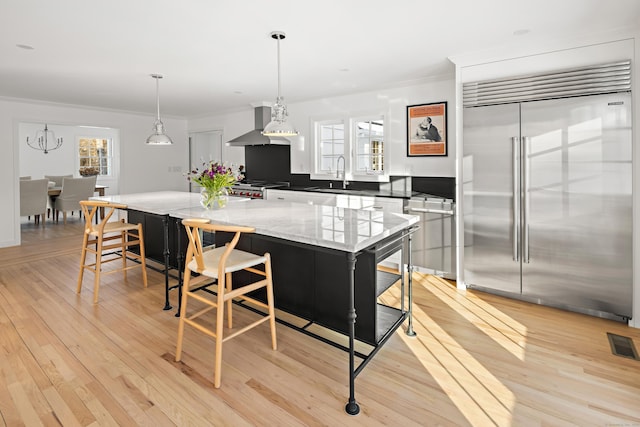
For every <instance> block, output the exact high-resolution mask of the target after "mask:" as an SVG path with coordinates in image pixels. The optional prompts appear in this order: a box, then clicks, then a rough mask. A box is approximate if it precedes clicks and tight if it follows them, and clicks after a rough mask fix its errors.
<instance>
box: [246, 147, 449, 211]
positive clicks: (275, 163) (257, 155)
mask: <svg viewBox="0 0 640 427" xmlns="http://www.w3.org/2000/svg"><path fill="white" fill-rule="evenodd" d="M244 157H245V162H246V164H245V169H246V173H245V175H246V179H248V180H254V181H266V182H269V183H275V182H289V183H290V185H291V187H309V186H314V185H315V186H319V187H329V182H328V181H326V180H320V181H318V180H312V179H310V176H309V175H308V174H291V173H290V170H291V147H289V146H288V145H248V146H246V147H244ZM394 178H398V179H402V180H404V179H406V178H407V177H391V180H392V181H393V180H394ZM341 184H342V182H341V181H339V180H336V181H335V182H333V187H334V188H339V186H340V185H341ZM407 185H408V183H407ZM349 188H352V189H358V190H378V189H380V184H379V183H377V182H357V181H356V182H353V181H352V182H350V183H349ZM455 188H456V180H455V178H453V177H429V176H414V177H411V190H412V191H414V192H419V193H426V194H433V195H434V196H440V197H446V198H448V199H453V200H455V196H456V194H455Z"/></svg>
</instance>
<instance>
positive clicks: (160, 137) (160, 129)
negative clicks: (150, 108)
mask: <svg viewBox="0 0 640 427" xmlns="http://www.w3.org/2000/svg"><path fill="white" fill-rule="evenodd" d="M151 77H153V78H154V79H156V108H157V112H158V116H157V118H156V121H155V122H154V123H153V128H154V132H153V133H152V134H151V135H150V136H149V138H147V144H149V145H171V144H173V141H172V140H171V138H169V135H167V134H166V133H165V131H164V124H163V123H162V120H160V84H159V80H160V79H161V78H162V75H161V74H151Z"/></svg>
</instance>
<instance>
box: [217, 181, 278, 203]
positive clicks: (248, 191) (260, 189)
mask: <svg viewBox="0 0 640 427" xmlns="http://www.w3.org/2000/svg"><path fill="white" fill-rule="evenodd" d="M288 186H289V183H288V182H276V183H269V182H266V181H246V182H245V181H243V182H238V183H235V184H234V185H233V186H232V187H231V192H230V193H229V195H230V196H234V197H248V198H250V199H263V198H264V190H266V189H267V188H281V187H288Z"/></svg>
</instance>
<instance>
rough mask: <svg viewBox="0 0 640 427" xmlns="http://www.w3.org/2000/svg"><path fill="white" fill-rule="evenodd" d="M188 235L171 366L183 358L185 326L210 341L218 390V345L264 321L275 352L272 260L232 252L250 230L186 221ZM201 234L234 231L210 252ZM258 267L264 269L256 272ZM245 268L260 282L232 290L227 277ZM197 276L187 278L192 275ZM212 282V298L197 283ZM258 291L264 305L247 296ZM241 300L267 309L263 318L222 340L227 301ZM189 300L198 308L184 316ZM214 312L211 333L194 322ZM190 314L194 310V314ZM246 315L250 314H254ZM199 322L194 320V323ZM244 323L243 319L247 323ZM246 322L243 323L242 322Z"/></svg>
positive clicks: (201, 323) (229, 319)
mask: <svg viewBox="0 0 640 427" xmlns="http://www.w3.org/2000/svg"><path fill="white" fill-rule="evenodd" d="M182 224H183V225H184V226H185V228H186V231H187V237H188V239H189V246H188V248H187V255H186V260H185V268H184V280H183V283H182V301H181V306H180V321H179V323H178V340H177V344H176V362H179V361H180V359H181V358H182V343H183V338H184V326H185V325H189V326H192V327H194V328H195V329H197V330H199V331H200V332H203V333H205V334H206V335H209V336H211V337H213V338H214V339H215V342H216V345H215V362H214V380H213V385H214V387H215V388H220V378H221V369H222V343H223V342H225V341H227V340H229V339H231V338H234V337H236V336H238V335H240V334H242V333H244V332H246V331H248V330H250V329H252V328H254V327H256V326H258V325H260V324H261V323H263V322H265V321H267V320H268V321H269V323H270V328H271V347H272V348H273V349H274V350H276V349H277V343H276V322H275V319H276V317H275V310H274V301H273V280H272V275H271V256H270V255H269V253H265V254H264V255H255V254H252V253H249V252H245V251H243V250H239V249H236V245H237V244H238V241H239V239H240V235H241V234H242V233H253V232H255V229H254V228H251V227H239V226H230V225H221V224H213V223H210V222H209V220H207V219H185V220H183V221H182ZM203 232H213V233H215V232H230V233H233V238H232V240H231V242H229V243H227V244H226V245H225V246H219V247H216V248H213V249H210V248H208V249H207V248H206V247H204V246H203V244H202V233H203ZM260 265H263V266H264V268H262V269H260V268H256V267H257V266H260ZM241 270H245V271H248V272H250V273H253V275H251V277H255V276H254V275H258V277H260V278H261V279H260V280H257V281H255V282H252V283H248V284H242V285H240V286H237V287H235V288H234V286H233V283H232V273H234V272H237V271H241ZM194 273H195V274H198V275H199V276H197V277H196V278H195V279H194V280H192V274H194ZM211 279H215V280H216V285H217V289H216V293H217V295H216V296H215V298H214V297H208V295H211V294H210V293H209V292H202V291H201V289H202V286H201V282H203V281H208V280H211ZM260 288H266V291H267V304H265V303H263V302H262V301H258V300H256V299H254V298H252V297H250V296H248V294H249V293H250V292H252V291H255V290H257V289H260ZM239 297H241V298H242V300H243V301H247V302H249V303H252V304H254V305H256V306H258V307H262V308H265V309H267V314H266V315H260V316H259V319H258V320H255V321H252V322H251V323H249V324H245V325H242V326H241V327H240V328H238V329H236V330H234V331H232V332H231V333H230V334H229V335H227V336H224V330H223V324H224V311H225V310H226V311H227V328H229V329H231V328H233V321H232V301H233V299H234V298H239ZM189 300H194V302H193V303H194V305H196V306H197V307H196V308H195V309H194V308H191V311H192V312H190V313H189V314H187V310H189V306H188V301H189ZM214 309H215V310H216V317H215V329H213V328H212V327H209V326H208V325H207V323H208V322H209V321H208V320H204V321H203V320H202V319H199V318H201V317H202V316H204V315H205V314H207V313H208V312H209V311H211V310H214ZM194 310H195V312H193V311H194ZM251 313H254V312H253V311H252V312H251ZM197 319H198V320H199V321H196V320H197ZM247 322H248V321H247ZM243 323H246V322H243Z"/></svg>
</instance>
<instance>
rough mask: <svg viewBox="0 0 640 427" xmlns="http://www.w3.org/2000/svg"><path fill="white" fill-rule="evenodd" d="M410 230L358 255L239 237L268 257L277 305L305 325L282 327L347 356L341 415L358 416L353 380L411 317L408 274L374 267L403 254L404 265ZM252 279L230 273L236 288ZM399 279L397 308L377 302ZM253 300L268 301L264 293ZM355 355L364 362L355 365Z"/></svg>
mask: <svg viewBox="0 0 640 427" xmlns="http://www.w3.org/2000/svg"><path fill="white" fill-rule="evenodd" d="M412 232H413V230H412V229H405V230H402V231H401V232H398V233H396V234H394V235H392V236H389V237H388V238H386V239H383V240H381V241H379V242H377V243H376V244H374V245H372V246H371V247H369V248H366V249H364V250H362V251H359V252H357V253H353V252H344V251H339V250H335V249H328V248H322V247H318V246H312V245H307V244H303V243H298V242H292V241H287V240H283V239H278V238H273V237H269V236H262V235H256V234H245V235H243V236H242V238H241V240H240V242H239V243H238V245H237V247H238V248H239V249H242V250H245V251H248V252H253V253H264V252H269V253H270V254H271V260H272V264H273V282H274V294H275V304H276V307H277V308H278V309H279V310H282V311H284V312H286V313H288V314H291V315H293V316H296V317H298V318H302V319H305V320H306V321H307V323H306V324H305V325H304V326H302V327H298V326H295V325H293V324H291V323H289V322H286V321H283V320H282V319H278V321H279V322H280V323H284V324H286V325H287V326H289V327H293V328H295V329H297V330H299V331H301V332H303V333H305V334H307V335H309V336H312V337H314V338H317V339H321V340H322V341H324V342H326V343H328V344H330V345H333V346H334V347H337V348H340V349H342V350H344V351H346V352H348V354H349V401H348V403H347V404H346V406H345V411H346V412H347V413H349V414H351V415H356V414H358V413H359V412H360V407H359V405H358V403H357V402H356V400H355V378H356V377H357V376H358V374H359V373H360V372H361V371H362V370H363V369H364V368H365V366H366V365H367V364H368V363H369V362H370V361H371V360H372V359H373V357H374V356H375V355H376V353H377V352H378V351H379V350H380V349H381V348H382V346H383V345H384V344H385V342H386V341H387V340H388V339H389V338H390V337H391V336H392V335H393V333H394V332H395V331H396V330H397V329H398V328H399V327H400V326H401V325H402V323H404V321H405V320H407V319H411V310H410V305H409V306H408V307H406V306H405V301H404V300H405V289H407V290H408V291H407V292H406V294H407V295H408V296H409V298H411V293H412V292H411V276H410V275H409V276H407V277H408V280H406V282H408V283H406V284H405V275H404V274H400V272H395V273H394V272H389V271H385V270H381V269H379V268H378V265H379V263H380V262H382V261H384V260H385V259H386V258H388V257H389V256H391V255H393V254H395V253H397V252H400V253H401V254H402V256H401V258H402V260H403V262H402V263H401V265H406V264H405V262H404V254H405V247H408V248H409V250H410V239H409V237H410V235H411V233H412ZM231 237H232V236H231V234H228V233H216V236H215V242H216V243H215V244H216V246H219V245H224V244H225V243H227V242H228V241H230V239H231ZM243 276H244V277H243ZM250 280H252V278H251V277H250V274H249V273H246V272H238V273H234V278H233V283H234V284H242V283H244V282H248V281H250ZM398 281H400V289H401V298H400V301H399V305H400V306H399V307H391V306H388V305H385V304H382V303H380V302H379V301H378V298H379V297H380V295H382V294H383V293H384V292H385V291H386V290H387V289H389V288H390V287H391V286H392V285H394V284H396V283H398ZM345 291H347V292H345ZM253 296H254V297H255V298H257V299H259V300H265V299H266V295H264V293H263V292H256V293H255V294H254V295H253ZM314 325H317V326H319V327H321V328H327V329H329V330H331V331H334V332H337V333H339V334H343V335H346V336H347V337H348V341H349V343H348V347H345V346H344V345H341V344H339V343H338V342H336V341H335V340H331V339H328V338H326V337H325V336H322V335H320V334H318V333H314V332H312V331H311V330H310V328H311V327H312V326H314ZM407 334H408V335H410V336H415V332H413V329H412V328H411V327H408V328H407ZM356 340H358V341H360V342H362V343H364V344H367V345H369V346H371V347H372V349H371V351H370V352H368V353H367V354H364V353H362V352H357V351H356V350H355V341H356ZM356 357H358V358H360V359H362V360H361V362H360V363H359V364H358V366H357V367H356V362H355V358H356Z"/></svg>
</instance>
